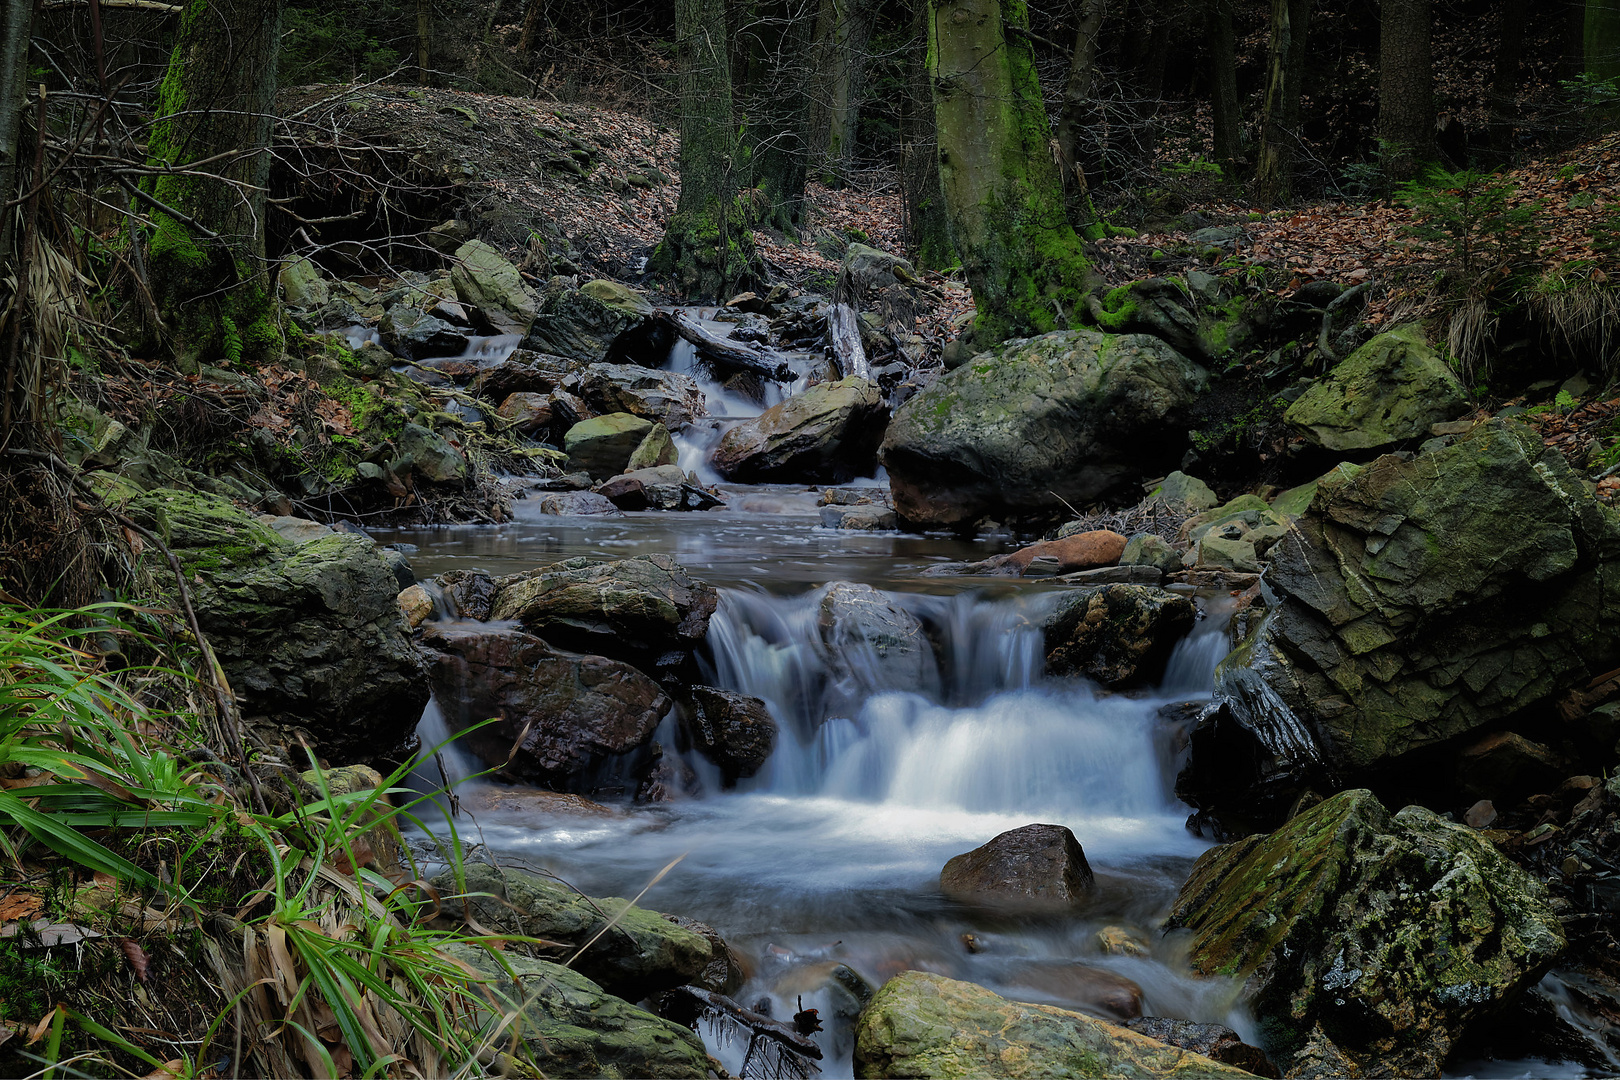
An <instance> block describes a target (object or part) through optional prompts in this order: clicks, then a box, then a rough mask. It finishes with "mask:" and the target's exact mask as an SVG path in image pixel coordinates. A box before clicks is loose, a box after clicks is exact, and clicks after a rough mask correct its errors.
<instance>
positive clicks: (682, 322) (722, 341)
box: [653, 311, 796, 382]
mask: <svg viewBox="0 0 1620 1080" xmlns="http://www.w3.org/2000/svg"><path fill="white" fill-rule="evenodd" d="M653 319H654V321H655V322H657V323H658V324H659V325H660V326H663V327H666V328H668V329H669V330H671V331H673V332H674V333H675V334H676V335H677V336H678V337H680V338H681V339H682V340H684V341H689V342H691V343H692V347H693V348H695V349H697V351H698V352H699V353H700V354H702V356H703V358H704V359H706V360H708V361H709V362H710V363H711V364H715V365H717V366H719V367H724V368H730V369H732V370H733V371H747V372H751V373H752V374H755V375H758V376H760V377H761V378H765V379H772V380H774V381H776V382H792V381H793V380H794V378H796V376H795V375H794V373H793V369H792V368H791V367H789V366H788V363H787V361H786V360H784V359H782V357H781V355H780V354H779V353H776V352H774V351H772V350H770V349H766V350H764V351H762V352H756V351H755V350H754V349H753V348H751V347H750V346H748V345H746V344H744V343H743V342H741V341H733V340H731V339H730V338H723V337H720V336H719V335H718V334H713V333H710V332H709V331H708V330H705V329H704V328H703V327H701V326H699V325H698V324H697V323H695V322H692V321H691V320H690V319H687V318H685V317H684V316H683V315H682V314H681V313H680V312H678V311H675V312H670V311H660V312H657V313H656V314H655V315H654V316H653Z"/></svg>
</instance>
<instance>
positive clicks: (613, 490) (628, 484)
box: [596, 476, 647, 510]
mask: <svg viewBox="0 0 1620 1080" xmlns="http://www.w3.org/2000/svg"><path fill="white" fill-rule="evenodd" d="M596 493H597V494H598V495H600V496H602V498H604V499H606V500H607V501H608V502H610V503H612V504H613V505H614V506H615V507H617V508H618V509H620V510H645V509H647V485H645V484H643V483H642V482H641V481H640V480H638V479H636V478H635V477H633V476H615V477H614V478H613V479H611V480H604V481H602V483H600V484H598V485H596Z"/></svg>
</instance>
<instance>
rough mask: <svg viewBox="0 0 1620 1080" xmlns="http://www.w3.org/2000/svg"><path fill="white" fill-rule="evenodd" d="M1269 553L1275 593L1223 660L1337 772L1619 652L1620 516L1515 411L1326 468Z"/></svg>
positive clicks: (1569, 682) (1605, 663) (1432, 736)
mask: <svg viewBox="0 0 1620 1080" xmlns="http://www.w3.org/2000/svg"><path fill="white" fill-rule="evenodd" d="M1270 561H1271V569H1270V573H1269V574H1268V581H1269V583H1270V585H1271V587H1272V588H1273V589H1275V590H1276V591H1277V593H1278V594H1279V595H1280V596H1281V597H1282V598H1283V599H1282V602H1281V605H1280V606H1279V607H1278V608H1277V609H1276V610H1275V611H1273V612H1272V613H1271V615H1270V616H1269V617H1268V618H1267V619H1266V620H1265V621H1264V623H1263V624H1262V625H1261V628H1260V629H1259V631H1258V632H1257V633H1255V634H1253V635H1252V636H1251V638H1250V642H1249V647H1248V651H1247V654H1246V655H1245V656H1244V657H1234V659H1233V660H1229V661H1228V663H1229V664H1231V663H1234V662H1247V663H1249V664H1250V665H1251V666H1252V667H1253V668H1254V669H1255V670H1256V671H1257V672H1259V673H1260V674H1261V675H1262V676H1263V677H1264V678H1265V680H1266V682H1267V683H1268V684H1269V685H1270V686H1271V687H1272V688H1273V689H1275V691H1276V692H1277V694H1278V695H1280V697H1281V699H1282V700H1283V701H1284V702H1286V703H1287V705H1288V707H1289V708H1291V709H1292V710H1293V711H1294V712H1295V713H1297V714H1298V716H1299V717H1300V719H1302V720H1304V721H1305V722H1306V723H1307V725H1308V726H1310V727H1311V728H1312V729H1313V730H1314V731H1315V733H1316V735H1317V737H1318V739H1319V740H1320V743H1321V748H1322V752H1323V754H1324V756H1325V757H1326V758H1327V760H1328V762H1329V764H1330V765H1331V766H1333V768H1334V769H1336V770H1337V771H1338V772H1340V773H1341V774H1342V775H1344V776H1346V777H1350V778H1354V777H1356V776H1363V775H1369V774H1370V772H1371V771H1372V770H1375V769H1380V768H1383V767H1384V766H1385V765H1386V764H1388V763H1391V762H1395V761H1398V760H1399V759H1401V758H1402V757H1403V755H1408V754H1411V753H1413V752H1414V751H1419V750H1422V749H1424V748H1426V747H1431V746H1435V745H1437V744H1440V743H1444V742H1447V741H1449V740H1453V739H1456V738H1458V737H1459V736H1462V735H1465V734H1467V733H1469V732H1471V731H1474V730H1475V729H1478V728H1480V727H1483V726H1485V725H1488V724H1495V723H1497V722H1502V721H1506V720H1507V719H1508V718H1509V717H1511V716H1513V715H1514V714H1517V713H1520V712H1522V711H1524V710H1528V709H1532V708H1535V707H1537V706H1539V705H1544V704H1546V703H1549V702H1550V701H1551V700H1552V698H1553V697H1554V695H1556V694H1559V693H1562V692H1563V691H1564V690H1566V689H1568V688H1569V687H1571V686H1575V685H1578V684H1582V683H1584V682H1586V681H1587V680H1589V679H1590V678H1591V677H1592V676H1593V675H1594V674H1597V673H1599V672H1602V671H1606V670H1608V669H1609V668H1612V667H1613V666H1614V663H1613V661H1614V657H1615V656H1616V655H1617V653H1620V517H1617V516H1616V515H1615V513H1614V512H1613V511H1612V510H1609V509H1607V508H1605V507H1603V506H1602V505H1600V504H1599V503H1598V502H1597V501H1596V500H1595V499H1594V498H1592V496H1591V495H1589V494H1588V493H1587V491H1586V490H1585V488H1584V487H1583V486H1582V485H1581V481H1580V478H1579V477H1577V476H1576V475H1575V474H1574V473H1573V472H1572V471H1571V470H1570V468H1569V467H1568V466H1567V465H1566V464H1565V463H1564V461H1563V459H1562V458H1561V457H1560V456H1559V455H1558V454H1557V452H1555V451H1553V450H1550V449H1548V448H1547V447H1545V446H1543V445H1542V443H1541V440H1540V438H1539V437H1538V436H1537V435H1535V434H1534V433H1533V432H1531V431H1530V430H1529V429H1527V428H1524V427H1522V426H1519V425H1515V424H1511V423H1508V422H1504V421H1490V422H1487V423H1484V424H1481V425H1479V426H1477V427H1476V428H1474V429H1473V430H1472V431H1471V432H1469V433H1468V434H1466V435H1464V436H1463V437H1461V438H1459V439H1458V440H1457V441H1456V442H1455V443H1453V444H1451V445H1449V446H1446V447H1443V448H1441V449H1438V450H1435V451H1433V452H1431V453H1427V454H1422V455H1420V456H1418V457H1415V458H1411V459H1410V460H1406V459H1403V458H1402V457H1400V456H1397V455H1386V456H1384V457H1381V458H1379V459H1378V460H1376V461H1374V462H1372V463H1371V464H1370V465H1367V466H1366V467H1364V468H1361V469H1359V470H1357V469H1354V468H1351V469H1341V470H1337V471H1336V472H1335V473H1333V474H1330V476H1329V477H1328V478H1325V479H1324V480H1323V481H1322V482H1321V483H1320V484H1319V487H1318V490H1317V494H1316V499H1315V501H1314V502H1313V503H1312V505H1311V508H1310V510H1309V511H1307V512H1306V513H1305V514H1304V515H1303V516H1301V517H1300V518H1299V519H1298V521H1297V522H1296V523H1295V527H1294V528H1293V529H1292V530H1290V531H1289V532H1288V533H1287V534H1286V535H1285V536H1284V537H1283V538H1282V539H1281V540H1280V541H1279V542H1278V543H1277V545H1276V547H1274V548H1273V549H1272V551H1271V553H1270Z"/></svg>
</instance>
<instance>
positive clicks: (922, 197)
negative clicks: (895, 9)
mask: <svg viewBox="0 0 1620 1080" xmlns="http://www.w3.org/2000/svg"><path fill="white" fill-rule="evenodd" d="M927 14H928V4H927V3H925V2H923V0H918V2H917V8H916V11H915V13H914V17H913V19H912V34H913V39H912V42H911V46H910V48H908V49H907V50H906V91H907V93H906V102H905V111H904V113H903V114H902V115H901V118H900V188H901V194H902V196H903V198H904V200H905V224H906V254H907V256H909V257H910V259H911V261H912V263H913V264H915V265H916V266H917V267H919V268H920V269H924V270H944V269H946V268H947V267H950V266H952V265H954V264H955V263H956V249H955V248H953V247H952V246H951V231H950V224H949V222H948V221H947V220H946V217H945V196H944V195H943V194H942V193H941V191H940V188H939V144H938V141H937V140H936V139H935V138H934V93H933V90H931V89H930V88H929V85H928V24H927V21H926V16H927Z"/></svg>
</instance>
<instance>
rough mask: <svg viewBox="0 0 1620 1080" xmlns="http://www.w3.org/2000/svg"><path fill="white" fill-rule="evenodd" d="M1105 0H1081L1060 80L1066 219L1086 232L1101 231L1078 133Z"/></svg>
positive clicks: (1086, 113)
mask: <svg viewBox="0 0 1620 1080" xmlns="http://www.w3.org/2000/svg"><path fill="white" fill-rule="evenodd" d="M1106 6H1107V5H1106V4H1105V2H1104V0H1081V4H1080V23H1079V25H1078V26H1077V27H1076V28H1075V31H1074V52H1073V53H1071V54H1070V56H1069V74H1068V78H1067V79H1065V80H1064V83H1063V104H1062V106H1061V107H1060V108H1059V109H1058V122H1057V152H1058V158H1059V159H1060V162H1061V168H1062V172H1063V187H1064V192H1065V193H1066V196H1067V205H1068V209H1069V221H1070V222H1071V223H1072V224H1073V225H1074V226H1075V228H1077V229H1080V230H1081V231H1082V232H1083V233H1084V234H1085V235H1087V236H1092V235H1094V234H1096V233H1100V232H1101V229H1100V228H1099V223H1098V220H1097V210H1096V208H1095V207H1094V206H1092V203H1091V188H1090V185H1089V184H1087V183H1086V170H1085V167H1084V166H1083V165H1082V164H1081V159H1080V136H1081V134H1082V133H1083V132H1084V131H1085V126H1086V122H1087V121H1088V120H1089V119H1090V115H1091V97H1092V89H1093V87H1094V86H1095V84H1096V81H1097V38H1098V35H1099V33H1100V32H1101V30H1102V22H1103V10H1104V8H1105V7H1106Z"/></svg>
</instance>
